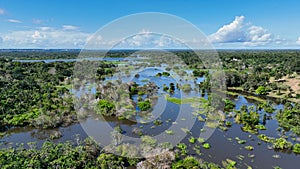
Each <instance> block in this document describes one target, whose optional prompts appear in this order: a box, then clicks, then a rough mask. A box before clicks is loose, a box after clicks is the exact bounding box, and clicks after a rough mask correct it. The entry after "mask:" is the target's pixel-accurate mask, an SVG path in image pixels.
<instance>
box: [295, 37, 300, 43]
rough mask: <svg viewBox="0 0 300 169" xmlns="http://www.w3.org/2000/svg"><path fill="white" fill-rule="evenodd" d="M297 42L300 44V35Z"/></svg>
mask: <svg viewBox="0 0 300 169" xmlns="http://www.w3.org/2000/svg"><path fill="white" fill-rule="evenodd" d="M296 43H297V44H298V45H300V37H298V39H297V41H296Z"/></svg>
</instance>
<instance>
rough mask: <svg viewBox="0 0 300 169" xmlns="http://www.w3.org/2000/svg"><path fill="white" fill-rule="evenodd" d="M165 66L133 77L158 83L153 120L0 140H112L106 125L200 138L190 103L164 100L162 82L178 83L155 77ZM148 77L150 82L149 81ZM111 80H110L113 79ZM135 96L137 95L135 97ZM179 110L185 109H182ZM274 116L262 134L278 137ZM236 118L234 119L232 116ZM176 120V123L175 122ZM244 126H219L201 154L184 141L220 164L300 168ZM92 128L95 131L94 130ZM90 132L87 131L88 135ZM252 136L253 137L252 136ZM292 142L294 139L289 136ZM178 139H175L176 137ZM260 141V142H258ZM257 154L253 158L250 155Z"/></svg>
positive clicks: (11, 133)
mask: <svg viewBox="0 0 300 169" xmlns="http://www.w3.org/2000/svg"><path fill="white" fill-rule="evenodd" d="M162 71H163V69H158V68H148V69H145V70H142V71H140V72H139V74H140V77H139V78H131V80H132V81H135V82H136V83H138V84H140V85H143V84H145V83H147V82H148V81H152V82H155V83H156V84H157V85H158V86H159V87H160V89H159V91H158V95H159V97H158V99H157V104H156V105H155V106H154V108H153V111H152V117H151V118H150V119H144V117H143V116H140V115H139V114H137V117H136V119H137V122H136V121H129V120H118V119H117V118H115V117H110V118H105V119H103V118H95V117H92V116H91V117H88V118H87V119H86V120H84V121H81V123H76V124H73V125H71V126H68V127H60V128H59V129H48V130H38V129H34V128H30V127H24V128H13V129H10V130H8V132H7V133H8V135H7V136H4V137H3V138H1V139H0V141H1V143H2V144H3V145H2V146H4V147H5V146H7V145H9V144H10V143H13V144H17V143H28V142H37V144H38V145H41V144H42V143H43V142H44V141H45V140H48V139H49V136H50V134H51V133H53V132H55V131H60V132H61V133H62V134H63V136H62V137H61V138H59V139H57V140H54V141H55V142H64V141H67V140H74V139H76V138H80V139H84V138H86V137H88V135H92V136H95V137H99V138H100V139H101V140H102V141H105V140H106V141H108V142H109V141H110V133H108V132H105V130H104V129H105V128H106V127H107V126H110V127H112V128H113V127H115V126H120V127H121V128H122V130H123V131H124V133H126V135H127V136H129V137H138V136H137V135H135V134H134V133H133V132H132V129H133V128H138V129H141V130H142V131H143V135H152V136H155V135H159V134H161V133H164V132H165V130H168V129H170V127H172V126H176V127H175V129H174V130H173V131H174V136H170V137H174V138H176V136H177V135H178V134H179V133H180V132H182V131H181V130H180V129H181V128H187V129H191V132H192V135H193V136H194V137H195V138H198V137H199V133H200V130H201V128H202V127H203V122H200V121H198V120H196V119H195V118H194V116H193V115H192V113H191V112H192V111H193V110H194V109H193V108H192V107H191V106H190V105H188V104H183V105H177V104H174V103H171V102H167V101H166V100H165V99H164V94H166V92H164V91H163V90H162V86H163V84H166V85H168V84H169V83H171V82H172V83H176V82H178V81H177V80H176V79H174V78H172V77H163V76H162V77H155V75H156V73H158V72H162ZM146 79H147V82H146ZM110 80H111V79H110ZM203 80H204V79H203V78H199V79H196V81H197V82H200V81H203ZM184 83H190V84H191V85H192V86H193V87H194V79H192V80H190V81H184ZM200 95H201V93H198V92H197V91H191V92H190V93H183V92H181V91H179V90H178V89H176V90H175V92H174V94H173V95H172V97H177V98H180V97H181V98H182V97H194V96H200ZM135 99H136V98H134V100H135ZM229 99H231V100H232V101H234V102H235V103H236V109H239V108H240V107H241V106H242V105H247V106H255V103H254V102H252V101H248V100H247V99H245V97H243V95H239V96H238V97H229ZM275 108H276V109H282V108H283V106H282V105H280V104H279V105H275ZM179 110H182V111H181V112H180V111H179ZM259 113H261V114H263V113H264V112H263V110H262V111H259ZM269 116H270V117H272V118H271V119H270V120H267V122H266V127H267V130H265V131H260V134H261V133H263V134H266V135H267V136H271V137H278V135H279V134H280V133H279V132H278V131H277V130H276V129H277V128H278V123H277V121H276V119H275V117H274V116H275V113H274V114H271V115H269ZM155 119H156V120H157V119H159V120H161V121H162V122H163V123H162V125H160V126H156V125H154V124H153V120H155ZM230 120H231V121H234V119H230ZM141 121H145V122H146V123H141ZM174 122H176V124H174ZM241 127H242V126H241V125H239V124H235V123H233V125H232V127H230V128H229V130H228V131H222V130H220V129H216V130H215V132H214V133H213V135H212V136H211V137H210V138H209V139H208V140H207V142H208V143H210V145H211V148H210V149H204V148H201V153H202V155H200V156H199V155H197V154H196V153H195V152H194V151H193V147H194V146H195V145H201V144H200V143H198V142H196V143H194V144H191V143H189V141H188V138H190V136H191V135H187V136H186V137H185V138H184V139H183V141H182V142H184V143H186V144H187V145H188V147H189V153H190V154H191V155H195V156H199V157H200V158H203V159H204V160H207V161H210V162H215V163H218V164H220V165H221V164H222V160H226V159H227V158H229V159H232V160H234V161H237V162H238V168H247V165H249V166H251V167H252V168H258V169H268V168H273V166H280V167H282V168H286V169H289V168H290V169H296V168H299V166H298V165H300V156H297V155H295V154H294V153H292V152H290V151H289V152H280V151H275V150H273V149H272V150H270V149H269V148H268V147H270V146H271V145H270V144H268V143H264V142H262V141H260V140H259V139H257V135H255V134H250V133H247V132H243V131H242V130H241ZM87 128H90V129H93V130H90V131H87V130H86V129H87ZM91 131H92V133H91ZM87 133H88V134H87ZM250 135H251V136H250ZM236 137H238V138H240V139H243V140H246V141H247V142H246V144H238V143H237V141H236V140H235V138H236ZM289 141H291V142H293V141H292V140H290V139H289ZM174 142H176V140H174ZM258 142H261V144H260V145H258ZM246 145H251V146H253V147H254V150H253V151H248V150H246V149H245V148H244V146H246ZM251 155H254V157H249V156H251ZM273 155H279V156H280V158H279V159H275V158H273ZM238 157H242V160H239V159H238Z"/></svg>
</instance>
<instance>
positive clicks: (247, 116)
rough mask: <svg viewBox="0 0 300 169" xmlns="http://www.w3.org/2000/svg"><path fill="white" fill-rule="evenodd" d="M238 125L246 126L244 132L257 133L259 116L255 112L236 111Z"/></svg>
mask: <svg viewBox="0 0 300 169" xmlns="http://www.w3.org/2000/svg"><path fill="white" fill-rule="evenodd" d="M235 121H236V123H238V124H239V123H242V124H244V126H243V130H244V131H248V132H256V131H255V126H256V125H258V124H259V114H258V113H257V112H255V111H250V112H248V111H247V110H243V109H241V110H238V111H236V116H235Z"/></svg>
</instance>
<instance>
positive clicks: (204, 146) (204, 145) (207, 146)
mask: <svg viewBox="0 0 300 169" xmlns="http://www.w3.org/2000/svg"><path fill="white" fill-rule="evenodd" d="M202 147H203V148H205V149H210V144H209V143H204V144H203V145H202Z"/></svg>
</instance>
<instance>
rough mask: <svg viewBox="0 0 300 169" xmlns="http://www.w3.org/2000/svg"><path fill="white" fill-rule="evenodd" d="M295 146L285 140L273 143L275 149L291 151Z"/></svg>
mask: <svg viewBox="0 0 300 169" xmlns="http://www.w3.org/2000/svg"><path fill="white" fill-rule="evenodd" d="M292 146H293V144H292V143H291V142H288V141H287V140H286V139H285V138H278V139H276V140H275V142H274V143H273V147H274V148H275V149H282V150H283V149H291V148H292Z"/></svg>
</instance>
